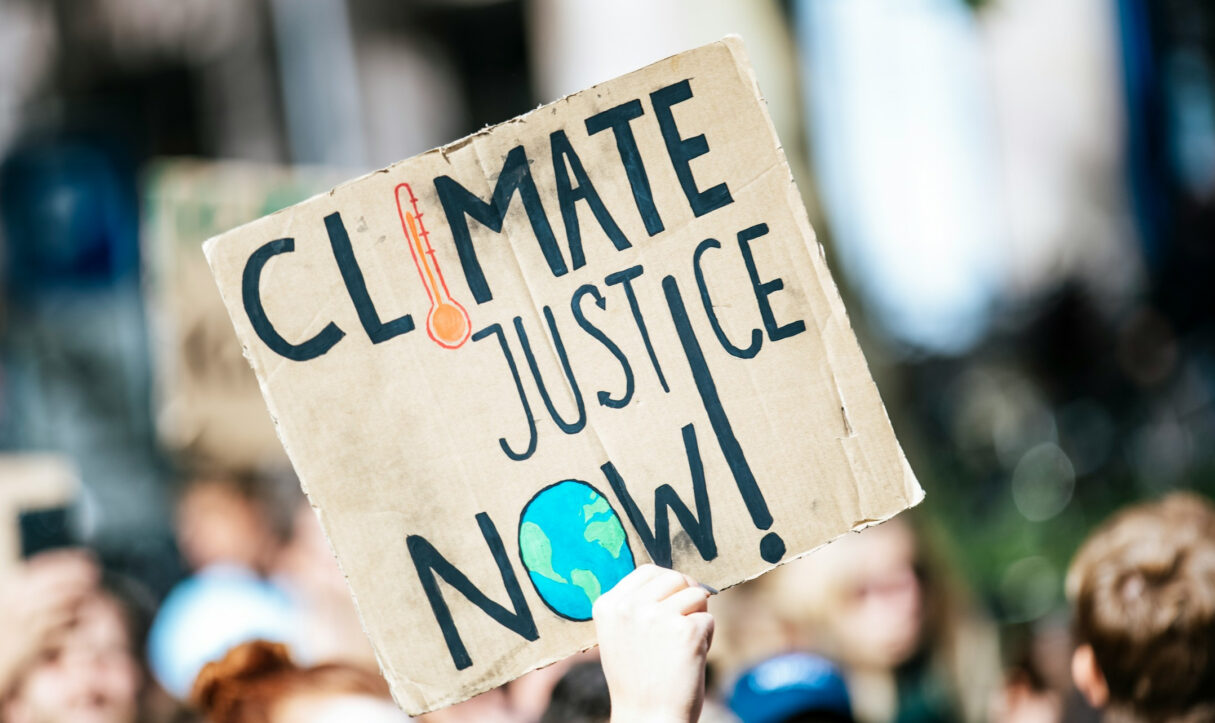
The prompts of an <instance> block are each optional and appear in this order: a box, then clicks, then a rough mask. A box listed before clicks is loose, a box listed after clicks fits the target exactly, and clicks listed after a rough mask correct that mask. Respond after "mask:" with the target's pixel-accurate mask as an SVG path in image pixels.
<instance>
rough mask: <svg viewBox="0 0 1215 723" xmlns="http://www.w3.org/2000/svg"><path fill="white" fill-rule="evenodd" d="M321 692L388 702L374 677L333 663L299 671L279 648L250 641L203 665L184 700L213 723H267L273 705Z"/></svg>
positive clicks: (384, 686) (385, 687) (382, 686)
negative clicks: (366, 697) (188, 698)
mask: <svg viewBox="0 0 1215 723" xmlns="http://www.w3.org/2000/svg"><path fill="white" fill-rule="evenodd" d="M325 693H334V694H356V695H369V696H374V697H377V698H383V699H386V700H391V697H390V696H389V693H388V684H387V683H385V682H384V679H383V678H382V677H380V676H379V675H378V674H376V673H373V672H371V671H369V670H364V669H363V668H358V667H355V666H352V665H342V664H337V663H331V664H324V665H316V666H312V667H310V668H302V667H300V666H298V665H296V664H295V663H293V662H292V661H291V656H290V655H289V654H288V653H287V648H286V647H285V646H283V645H282V644H280V643H269V642H266V641H264V640H255V641H253V642H248V643H242V644H241V645H238V646H236V647H234V648H232V649H231V650H229V651H228V653H227V655H225V656H224V657H223V659H222V660H218V661H215V662H211V663H207V665H206V666H204V667H203V669H202V671H200V672H199V674H198V678H197V679H195V681H194V690H193V691H192V692H191V694H190V701H191V703H192V704H193V705H194V706H195V707H197V708H198V710H199V711H200V712H202V713H203V714H204V715H205V716H206V718H207V720H208V721H213V723H273V721H274V711H275V706H277V705H279V704H280V703H281V702H283V701H284V700H286V699H288V698H291V697H293V696H296V695H301V696H302V695H317V694H325Z"/></svg>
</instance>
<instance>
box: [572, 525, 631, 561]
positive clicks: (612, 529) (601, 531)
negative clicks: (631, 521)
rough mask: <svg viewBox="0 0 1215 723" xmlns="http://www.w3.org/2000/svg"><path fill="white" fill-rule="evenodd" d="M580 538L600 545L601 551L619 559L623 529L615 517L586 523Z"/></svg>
mask: <svg viewBox="0 0 1215 723" xmlns="http://www.w3.org/2000/svg"><path fill="white" fill-rule="evenodd" d="M582 537H583V538H584V539H585V540H586V541H587V542H596V543H598V544H600V545H602V546H603V549H605V550H607V551H608V552H610V553H612V557H620V548H622V547H624V528H623V527H621V526H620V520H618V519H616V518H615V517H609V518H608V519H606V520H595V521H593V522H588V523H586V529H584V530H583V531H582Z"/></svg>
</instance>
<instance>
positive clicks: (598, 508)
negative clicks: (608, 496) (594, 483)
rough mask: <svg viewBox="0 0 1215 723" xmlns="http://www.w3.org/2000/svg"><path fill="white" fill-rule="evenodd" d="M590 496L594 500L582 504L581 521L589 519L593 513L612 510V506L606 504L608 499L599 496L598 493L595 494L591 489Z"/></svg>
mask: <svg viewBox="0 0 1215 723" xmlns="http://www.w3.org/2000/svg"><path fill="white" fill-rule="evenodd" d="M591 497H592V498H593V500H594V501H593V502H591V503H590V504H586V505H583V506H582V521H583V522H586V521H587V520H590V519H591V518H592V517H594V516H595V515H598V514H602V513H605V512H611V511H612V508H611V506H610V505H609V504H608V501H607V500H605V499H603V497H601V496H599V495H598V494H595V493H594V492H593V491H592V493H591Z"/></svg>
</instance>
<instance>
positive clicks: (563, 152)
mask: <svg viewBox="0 0 1215 723" xmlns="http://www.w3.org/2000/svg"><path fill="white" fill-rule="evenodd" d="M549 141H550V146H551V147H552V151H553V175H554V176H555V177H556V180H557V205H558V206H560V207H561V219H562V221H564V223H565V236H566V238H567V239H568V241H569V247H570V265H572V266H573V267H574V268H575V269H580V268H582V267H583V266H585V265H586V257H585V256H584V255H583V253H582V230H581V228H580V227H579V225H578V202H579V201H586V205H587V206H590V208H591V213H593V214H595V220H597V221H599V225H600V226H602V227H603V232H604V233H606V234H607V237H608V239H609V240H610V241H611V242H612V245H613V246H615V247H616V250H617V251H623V250H624V249H627V248H629V247H630V246H631V244H630V243H629V240H628V239H627V238H625V236H624V233H623V232H622V231H621V230H620V227H619V226H617V225H616V222H615V221H614V220H613V219H612V214H610V213H608V210H607V206H604V205H603V199H601V198H599V193H598V192H596V191H595V187H594V186H593V185H592V184H591V179H590V178H589V177H588V176H587V175H586V169H584V168H583V167H582V161H581V160H579V159H578V154H577V153H575V152H574V147H573V146H572V145H570V139H569V138H567V137H566V136H565V131H556V132H554V133H553V134H552V135H551V136H549ZM567 163H568V164H569V169H568V170H567V169H566V164H567ZM571 171H572V172H573V174H574V180H575V181H576V182H577V183H578V187H577V188H574V187H573V186H571V185H570V172H571Z"/></svg>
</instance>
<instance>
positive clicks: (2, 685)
mask: <svg viewBox="0 0 1215 723" xmlns="http://www.w3.org/2000/svg"><path fill="white" fill-rule="evenodd" d="M97 579H98V570H97V565H96V563H94V562H93V560H92V558H91V557H89V555H88V554H87V553H85V552H83V551H80V550H56V551H54V552H44V553H42V554H40V555H36V556H34V557H32V558H30V560H28V561H27V562H25V563H24V564H22V565H21V566H20V567H18V568H16V569H15V570H13V571H12V572H10V573H9V574H7V575H5V576H4V577H3V578H2V579H0V610H3V611H4V615H0V640H3V641H4V644H3V645H0V695H2V694H3V693H4V692H5V691H7V690H8V689H9V687H10V686H11V685H12V684H13V683H15V682H16V678H17V676H19V675H20V673H21V671H22V669H23V668H24V667H25V666H26V664H27V663H28V662H29V661H30V660H31V659H33V658H35V657H36V656H37V655H38V654H39V653H41V652H42V651H43V650H45V649H46V648H47V647H48V646H49V645H50V644H51V642H52V641H53V640H54V639H55V637H56V636H57V635H58V634H59V633H61V632H63V631H64V630H66V629H67V628H68V627H70V626H71V624H72V621H73V619H74V618H75V615H76V610H77V608H78V607H79V605H80V602H81V600H83V599H84V597H85V596H86V595H88V594H89V593H90V592H91V591H92V590H93V589H94V588H95V587H96V585H97Z"/></svg>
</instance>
